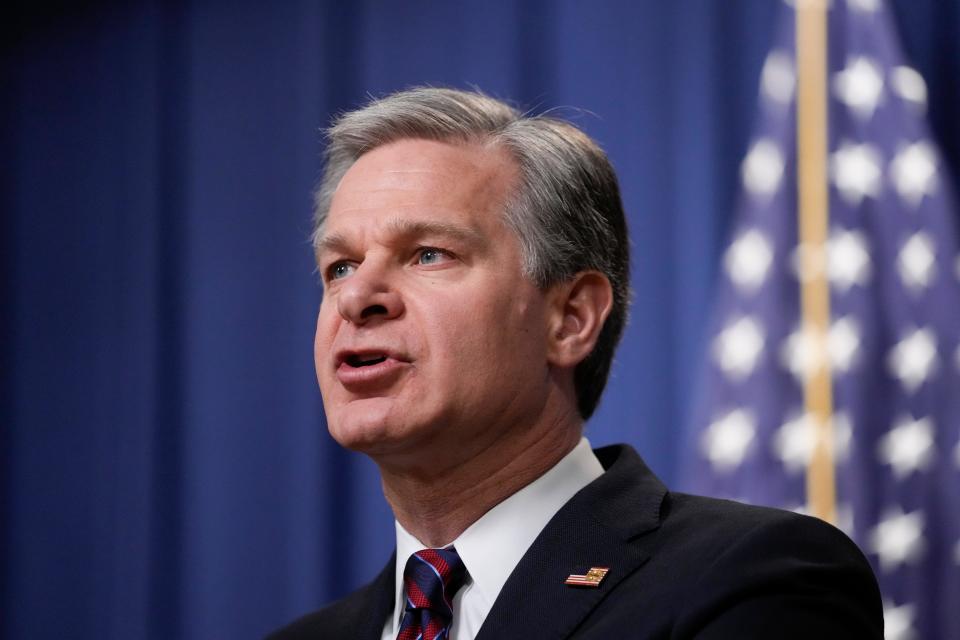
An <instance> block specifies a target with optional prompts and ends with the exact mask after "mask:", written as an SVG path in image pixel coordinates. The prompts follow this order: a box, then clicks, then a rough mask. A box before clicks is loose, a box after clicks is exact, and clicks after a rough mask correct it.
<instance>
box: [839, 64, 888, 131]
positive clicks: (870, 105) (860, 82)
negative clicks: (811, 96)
mask: <svg viewBox="0 0 960 640" xmlns="http://www.w3.org/2000/svg"><path fill="white" fill-rule="evenodd" d="M833 91H834V93H835V94H836V95H837V98H838V99H839V100H840V101H841V102H843V103H844V104H845V105H847V106H848V107H849V108H850V110H851V111H853V113H854V115H856V116H857V117H859V118H861V119H864V120H868V119H870V118H871V117H872V116H873V112H874V110H875V109H876V108H877V104H878V103H879V102H880V97H881V95H882V94H883V76H882V75H881V73H880V66H879V65H878V64H877V63H876V62H874V61H873V60H872V59H870V58H868V57H866V56H857V57H853V58H848V59H847V66H846V67H845V68H844V69H843V71H838V72H837V73H836V74H834V78H833Z"/></svg>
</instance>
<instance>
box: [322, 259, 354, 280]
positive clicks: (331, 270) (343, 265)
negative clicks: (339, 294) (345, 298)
mask: <svg viewBox="0 0 960 640" xmlns="http://www.w3.org/2000/svg"><path fill="white" fill-rule="evenodd" d="M356 270H357V267H356V266H355V265H352V264H350V263H349V262H334V263H333V264H332V265H330V266H329V267H328V268H327V279H328V280H342V279H343V278H346V277H347V276H349V275H350V274H351V273H353V272H354V271H356Z"/></svg>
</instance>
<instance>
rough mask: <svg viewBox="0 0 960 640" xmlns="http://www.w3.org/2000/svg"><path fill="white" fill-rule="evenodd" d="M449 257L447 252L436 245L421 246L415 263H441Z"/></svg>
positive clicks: (450, 257) (449, 258)
mask: <svg viewBox="0 0 960 640" xmlns="http://www.w3.org/2000/svg"><path fill="white" fill-rule="evenodd" d="M451 259H452V256H451V255H450V254H449V253H447V252H446V251H444V250H443V249H437V248H436V247H423V248H422V249H420V250H419V251H418V252H417V264H424V265H431V264H441V263H443V262H446V261H447V260H451Z"/></svg>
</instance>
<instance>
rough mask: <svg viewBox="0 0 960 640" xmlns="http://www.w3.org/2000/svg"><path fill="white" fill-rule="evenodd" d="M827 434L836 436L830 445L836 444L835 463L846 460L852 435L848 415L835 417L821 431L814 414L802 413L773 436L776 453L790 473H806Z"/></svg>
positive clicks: (832, 438) (833, 449)
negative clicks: (805, 470) (804, 471)
mask: <svg viewBox="0 0 960 640" xmlns="http://www.w3.org/2000/svg"><path fill="white" fill-rule="evenodd" d="M827 429H829V431H827ZM826 433H830V435H831V436H832V437H831V438H830V440H828V442H832V447H831V451H832V453H833V457H834V460H836V461H841V460H843V459H845V458H846V457H847V452H848V451H849V448H850V440H851V435H852V429H851V427H850V419H849V418H848V417H847V416H846V415H845V414H837V415H835V416H834V417H833V419H832V420H831V422H830V424H828V425H827V426H826V427H824V428H821V426H820V424H819V423H818V421H817V419H816V417H815V416H813V415H812V414H810V413H802V414H800V415H799V416H797V417H796V418H793V419H792V420H788V421H787V422H785V423H783V424H782V425H781V426H780V428H779V429H778V430H777V431H776V433H775V434H774V436H773V450H774V453H775V454H776V455H777V457H778V458H780V460H781V461H782V462H783V466H784V467H785V468H786V470H787V471H788V472H790V473H797V472H800V471H803V470H804V469H806V468H807V466H808V465H809V464H810V460H811V459H812V458H813V454H814V451H815V450H816V448H817V445H818V444H819V443H820V442H821V441H822V439H823V436H824V435H825V434H826Z"/></svg>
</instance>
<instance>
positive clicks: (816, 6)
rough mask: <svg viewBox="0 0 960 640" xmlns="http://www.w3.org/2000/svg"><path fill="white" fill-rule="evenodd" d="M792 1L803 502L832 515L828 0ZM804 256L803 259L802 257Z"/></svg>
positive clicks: (832, 518)
mask: <svg viewBox="0 0 960 640" xmlns="http://www.w3.org/2000/svg"><path fill="white" fill-rule="evenodd" d="M796 7H797V20H796V25H797V186H798V189H797V191H798V193H797V197H798V212H799V215H798V218H799V232H800V246H801V247H803V248H804V249H803V253H801V258H802V260H801V265H800V268H801V269H802V270H803V271H804V273H803V274H802V277H801V279H800V282H801V292H800V306H801V314H802V322H803V329H804V332H805V335H807V336H813V337H814V338H813V339H812V340H810V341H809V344H810V345H811V348H813V349H816V350H817V351H818V352H817V353H816V354H814V358H813V361H814V362H816V363H817V364H818V365H819V366H814V367H813V368H812V370H811V371H809V372H808V375H807V376H806V378H805V382H804V389H803V396H804V404H805V408H806V411H807V416H808V417H809V418H811V419H812V421H811V424H812V425H813V427H812V428H815V429H817V430H818V436H819V437H817V438H816V440H815V443H816V444H815V447H814V450H813V455H812V456H811V459H810V463H809V464H808V466H807V508H808V511H809V513H810V514H811V515H814V516H817V517H819V518H822V519H824V520H826V521H828V522H833V523H835V522H836V484H835V478H834V466H833V434H832V431H833V426H832V415H833V391H832V381H831V372H830V362H829V358H828V356H827V335H828V333H829V329H830V288H829V284H828V282H827V273H826V246H827V244H826V242H827V233H828V226H829V212H828V208H829V200H828V193H827V172H826V165H827V0H796ZM804 258H806V259H804Z"/></svg>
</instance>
